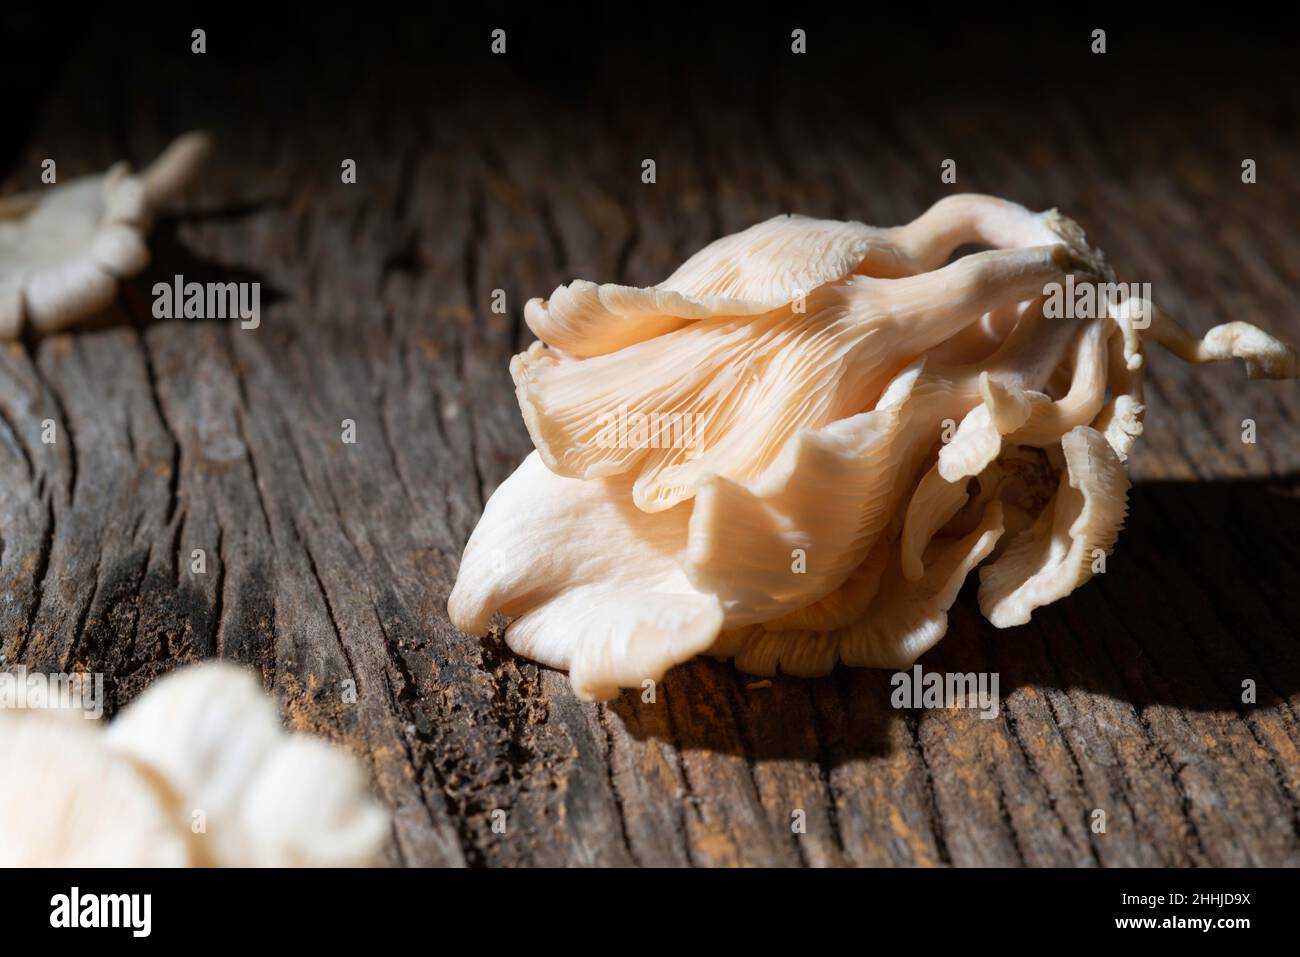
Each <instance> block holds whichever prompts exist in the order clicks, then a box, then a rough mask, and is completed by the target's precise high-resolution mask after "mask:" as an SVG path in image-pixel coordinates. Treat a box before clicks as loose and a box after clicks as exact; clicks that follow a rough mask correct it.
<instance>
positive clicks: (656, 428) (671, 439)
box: [596, 405, 704, 449]
mask: <svg viewBox="0 0 1300 957" xmlns="http://www.w3.org/2000/svg"><path fill="white" fill-rule="evenodd" d="M597 425H598V426H599V429H600V431H598V432H597V433H596V446H597V447H598V448H602V449H694V448H697V447H698V446H699V444H700V433H701V432H702V431H703V428H704V424H703V416H701V415H700V414H699V413H697V412H629V411H628V408H627V406H626V405H621V406H619V407H618V411H617V412H603V413H601V415H600V418H599V419H598V420H597Z"/></svg>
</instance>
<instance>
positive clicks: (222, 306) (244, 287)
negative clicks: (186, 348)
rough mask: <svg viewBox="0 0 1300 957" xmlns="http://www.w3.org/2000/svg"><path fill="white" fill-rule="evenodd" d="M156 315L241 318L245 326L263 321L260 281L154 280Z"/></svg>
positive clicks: (176, 277)
mask: <svg viewBox="0 0 1300 957" xmlns="http://www.w3.org/2000/svg"><path fill="white" fill-rule="evenodd" d="M153 317H154V318H155V319H238V320H239V327H240V328H241V329H256V328H257V327H258V326H260V325H261V324H262V284H261V283H260V282H207V283H203V282H186V281H185V277H184V276H182V275H180V274H179V273H178V274H177V275H176V276H175V277H173V280H172V281H171V282H169V283H168V282H156V283H154V284H153Z"/></svg>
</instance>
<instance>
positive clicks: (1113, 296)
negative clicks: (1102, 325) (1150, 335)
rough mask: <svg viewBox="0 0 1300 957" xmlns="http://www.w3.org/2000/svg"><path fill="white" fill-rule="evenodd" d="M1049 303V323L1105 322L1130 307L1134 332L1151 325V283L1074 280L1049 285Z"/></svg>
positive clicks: (1046, 313) (1045, 305)
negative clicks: (1051, 320)
mask: <svg viewBox="0 0 1300 957" xmlns="http://www.w3.org/2000/svg"><path fill="white" fill-rule="evenodd" d="M1043 295H1044V296H1046V297H1047V301H1046V302H1044V303H1043V315H1044V316H1045V317H1046V318H1048V319H1104V318H1106V316H1108V315H1115V314H1117V313H1119V311H1120V307H1121V306H1122V305H1123V304H1124V303H1126V302H1127V303H1128V304H1129V305H1128V317H1129V320H1130V322H1131V324H1132V326H1133V328H1134V329H1145V328H1147V327H1148V326H1150V325H1151V315H1150V311H1151V310H1150V308H1149V303H1150V302H1151V283H1149V282H1080V283H1075V281H1074V276H1073V275H1069V276H1066V277H1065V282H1064V283H1059V282H1049V283H1048V284H1047V285H1045V286H1044V287H1043Z"/></svg>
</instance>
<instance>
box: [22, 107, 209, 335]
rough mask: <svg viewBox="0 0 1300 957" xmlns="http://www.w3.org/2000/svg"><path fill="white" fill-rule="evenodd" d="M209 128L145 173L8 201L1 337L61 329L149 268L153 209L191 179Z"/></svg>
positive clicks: (113, 172) (125, 171)
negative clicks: (148, 242) (26, 330)
mask: <svg viewBox="0 0 1300 957" xmlns="http://www.w3.org/2000/svg"><path fill="white" fill-rule="evenodd" d="M210 147H211V138H210V137H209V136H208V135H207V134H206V133H187V134H185V135H184V136H181V137H179V138H178V139H176V140H175V141H174V142H173V143H172V144H171V145H170V146H168V147H167V149H166V150H164V151H163V153H162V154H161V155H160V156H159V157H158V158H157V159H156V160H154V161H153V162H152V163H151V164H149V166H148V167H147V168H145V169H144V170H143V171H142V172H140V173H138V174H137V173H133V172H132V171H131V167H130V166H129V165H128V164H127V163H124V162H123V163H117V164H115V165H113V166H112V167H110V168H109V169H108V170H107V171H106V172H104V173H98V174H96V175H93V176H83V177H80V178H78V179H75V180H73V181H71V182H69V183H66V184H60V185H50V186H46V187H43V188H41V189H39V190H35V191H33V192H30V193H21V194H18V195H15V196H6V197H0V339H14V338H17V337H18V336H20V335H21V334H22V332H23V329H24V327H25V326H26V327H30V328H31V329H32V330H33V331H34V332H35V333H37V334H43V333H50V332H56V331H58V330H59V329H62V328H64V327H65V326H69V325H71V324H72V323H74V322H77V321H78V320H80V319H84V318H86V317H87V316H90V315H93V314H94V313H96V312H98V311H99V310H101V309H103V308H104V307H106V306H107V305H108V304H109V303H111V302H112V301H113V299H114V298H115V297H116V296H117V284H118V281H119V280H121V279H124V278H128V277H130V276H134V275H136V274H137V273H139V272H142V271H143V270H144V268H145V266H147V265H148V264H149V249H148V247H147V246H146V245H145V238H146V237H147V236H148V234H149V230H150V227H151V225H152V218H153V215H154V214H155V213H156V212H157V211H158V210H159V208H161V207H162V206H163V205H164V204H165V203H167V202H168V201H169V200H170V199H171V198H172V197H173V196H175V195H176V194H177V193H179V192H180V190H181V189H183V188H184V187H185V185H186V184H187V183H189V182H190V180H191V179H193V177H194V174H195V173H196V172H197V171H198V168H199V166H200V165H201V164H202V162H203V160H204V158H205V157H206V156H207V154H208V151H209V149H210Z"/></svg>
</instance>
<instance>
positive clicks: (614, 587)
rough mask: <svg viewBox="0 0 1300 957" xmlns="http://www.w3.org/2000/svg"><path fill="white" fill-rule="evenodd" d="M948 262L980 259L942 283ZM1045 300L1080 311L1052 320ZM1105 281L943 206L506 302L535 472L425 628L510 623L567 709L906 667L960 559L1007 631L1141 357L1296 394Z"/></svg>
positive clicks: (497, 498) (1273, 367)
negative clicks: (660, 683) (722, 676)
mask: <svg viewBox="0 0 1300 957" xmlns="http://www.w3.org/2000/svg"><path fill="white" fill-rule="evenodd" d="M966 244H978V245H982V246H989V247H993V248H992V249H989V250H987V251H982V252H975V253H972V254H970V255H966V256H962V257H959V258H957V259H955V260H953V261H952V262H949V260H950V259H951V258H952V256H953V253H954V252H955V251H956V250H957V249H958V247H960V246H963V245H966ZM1069 282H1073V283H1074V284H1076V286H1077V287H1081V288H1088V289H1089V291H1090V292H1091V291H1095V292H1096V295H1093V296H1092V297H1091V299H1090V300H1088V301H1090V302H1092V303H1093V304H1094V308H1092V309H1091V310H1087V309H1085V310H1080V311H1081V312H1084V313H1086V314H1082V315H1077V316H1072V317H1071V318H1061V317H1058V316H1056V315H1055V313H1056V310H1048V309H1046V308H1045V303H1046V302H1047V300H1048V295H1049V291H1050V290H1052V289H1053V286H1054V284H1057V285H1066V284H1067V283H1069ZM1111 282H1112V274H1111V272H1110V269H1109V267H1108V266H1107V265H1106V263H1105V259H1104V257H1103V256H1102V255H1101V253H1100V252H1099V251H1097V250H1095V249H1093V248H1091V247H1090V246H1089V245H1088V243H1087V241H1086V239H1085V237H1084V233H1083V230H1082V229H1081V228H1080V227H1079V226H1078V225H1077V224H1075V223H1074V222H1073V221H1071V220H1069V219H1067V218H1065V217H1063V216H1061V215H1060V214H1059V213H1057V212H1056V211H1055V210H1051V211H1048V212H1043V213H1033V212H1030V211H1029V210H1027V209H1025V208H1023V207H1021V206H1018V205H1017V204H1015V203H1010V202H1007V201H1005V200H1001V199H996V198H994V197H989V196H975V195H962V196H953V197H950V198H948V199H945V200H943V201H941V202H939V203H936V204H935V205H934V206H933V207H932V208H931V209H930V210H928V211H927V212H926V213H924V214H923V215H921V216H920V217H918V218H917V219H916V220H914V221H913V222H911V223H909V224H907V225H905V226H900V227H896V228H892V229H878V228H875V227H871V226H866V225H863V224H861V223H840V222H830V221H823V220H814V219H807V218H804V217H800V216H779V217H776V218H775V219H771V220H768V221H767V222H764V223H759V224H758V225H756V226H753V227H751V228H749V229H747V230H744V231H742V232H740V233H737V234H735V235H733V236H727V237H724V238H722V239H719V240H717V241H716V242H714V243H712V244H710V245H709V246H707V247H705V248H704V249H702V250H700V251H699V252H698V253H696V254H695V255H694V256H692V257H691V258H690V259H689V260H688V261H687V262H686V263H685V264H683V265H682V267H681V268H680V269H678V270H677V271H676V272H675V273H674V274H673V275H672V276H670V277H669V278H668V279H667V280H665V281H664V282H663V283H661V284H659V285H658V286H654V287H651V288H648V289H635V288H630V287H626V286H617V285H597V284H594V283H591V282H584V281H578V282H574V283H571V284H570V285H568V286H562V287H560V288H559V289H557V290H556V291H555V292H554V293H553V294H552V296H551V298H550V299H549V300H547V301H542V300H537V299H535V300H533V301H531V302H529V303H528V305H527V307H526V309H525V319H526V320H527V322H528V325H529V327H530V328H531V329H532V330H533V332H534V333H536V334H537V335H538V337H539V340H540V341H538V342H535V343H534V344H533V345H532V346H531V347H530V348H529V349H528V350H527V351H526V352H524V353H523V354H521V355H519V356H516V357H515V358H514V360H513V362H512V363H511V374H512V376H513V378H514V381H515V386H516V392H517V395H518V399H519V404H520V408H521V411H522V413H523V419H524V422H525V424H526V426H527V428H528V431H529V434H530V436H531V437H532V439H533V443H534V445H535V446H536V449H537V451H535V452H534V453H533V454H532V455H530V456H529V457H528V459H527V460H526V461H525V462H524V464H523V465H521V466H520V467H519V469H518V471H516V472H515V474H514V475H513V476H511V477H510V478H509V479H508V480H507V481H506V482H505V483H503V484H502V485H501V487H500V488H499V489H498V490H497V491H496V493H495V494H494V495H493V496H492V498H491V500H490V501H489V502H488V504H487V508H486V510H485V511H484V514H483V517H482V519H481V521H480V522H479V525H478V527H477V528H476V529H475V531H474V533H473V535H472V536H471V537H470V540H469V543H468V544H467V545H466V548H465V554H464V557H463V559H462V562H461V568H460V573H459V576H458V578H457V581H456V585H455V587H454V589H453V590H452V594H451V596H450V599H449V603H448V607H449V611H450V613H451V617H452V621H453V622H454V623H455V624H456V625H457V626H458V627H459V628H461V629H462V630H464V631H466V632H469V633H472V634H480V635H481V634H485V633H486V632H487V630H488V629H489V627H490V625H491V621H492V618H493V616H494V615H496V614H501V615H503V616H505V617H506V618H508V619H511V621H510V623H509V625H508V627H507V628H506V631H505V637H506V641H507V643H508V644H509V645H510V647H511V648H513V649H514V650H516V651H517V652H519V653H520V654H523V655H526V656H528V657H532V658H535V659H537V660H538V661H541V662H543V663H545V664H547V665H551V666H554V667H558V668H566V669H568V670H569V672H570V677H571V680H572V682H573V685H574V687H575V689H576V691H577V693H578V694H579V695H580V696H581V697H583V698H587V699H600V698H607V697H610V696H612V695H614V694H616V693H617V691H618V689H619V688H624V687H636V686H639V685H640V684H641V683H642V682H643V681H644V680H646V679H658V678H660V677H661V676H662V675H663V673H664V672H665V671H666V670H667V669H668V668H669V667H671V666H672V665H674V664H677V663H679V662H682V661H685V660H686V659H688V658H690V657H693V656H694V655H696V654H700V653H708V654H712V655H715V656H718V657H731V658H734V659H735V661H736V664H737V666H738V667H739V668H741V669H742V670H744V671H748V672H751V673H754V674H760V675H771V674H775V673H776V672H777V671H778V670H781V671H785V672H787V673H790V674H797V675H818V674H825V673H826V672H828V671H829V670H830V669H832V668H833V667H834V666H835V665H836V663H837V662H844V663H846V664H849V665H862V666H873V667H891V668H892V667H903V666H907V665H909V664H911V662H912V661H914V660H915V659H916V658H917V657H918V656H919V655H920V654H922V653H923V652H924V651H925V650H926V649H928V648H930V647H932V646H933V645H934V644H935V642H937V641H938V640H939V639H940V638H942V637H943V634H944V631H945V630H946V628H947V611H948V609H949V607H950V606H951V605H952V603H953V601H954V600H955V599H956V596H957V592H958V590H959V589H960V587H961V584H962V582H963V580H964V579H965V578H966V577H967V576H968V575H969V574H970V572H971V571H972V570H974V569H975V568H976V566H978V565H981V563H984V564H983V567H982V568H981V569H980V575H979V577H980V596H979V603H980V608H981V610H982V611H983V612H984V614H985V615H986V616H987V617H988V618H989V620H990V621H992V622H993V624H994V625H996V626H998V627H1008V626H1011V625H1016V624H1022V623H1024V622H1025V621H1028V620H1029V617H1030V614H1031V613H1032V611H1033V610H1034V609H1035V608H1038V607H1040V606H1042V605H1044V604H1047V603H1050V602H1052V601H1056V600H1057V599H1059V598H1062V597H1064V596H1065V595H1068V594H1069V593H1070V592H1071V591H1073V590H1074V589H1075V588H1078V587H1079V586H1080V585H1082V584H1083V583H1084V582H1086V581H1087V580H1088V579H1089V578H1090V577H1091V575H1092V574H1093V570H1094V568H1096V567H1097V560H1098V557H1099V556H1103V555H1109V554H1110V553H1111V551H1112V550H1113V548H1114V546H1115V542H1116V538H1117V536H1118V534H1119V531H1120V528H1121V526H1122V524H1123V521H1124V517H1125V514H1126V510H1127V493H1128V476H1127V472H1126V470H1125V466H1124V463H1125V461H1126V460H1127V457H1128V455H1129V452H1130V450H1131V448H1132V446H1133V443H1134V441H1135V440H1136V438H1137V437H1138V436H1139V435H1140V434H1141V432H1142V413H1143V400H1142V371H1143V365H1144V356H1143V353H1142V345H1143V339H1144V337H1149V338H1152V339H1154V340H1155V341H1156V342H1159V343H1160V344H1161V345H1163V346H1165V347H1166V348H1168V349H1169V350H1170V351H1172V352H1173V353H1174V354H1175V355H1178V356H1179V357H1181V358H1183V359H1186V360H1188V361H1192V362H1205V361H1214V360H1220V359H1230V358H1239V359H1242V360H1244V362H1245V363H1246V366H1247V370H1248V372H1249V374H1250V376H1251V377H1252V378H1255V377H1270V378H1292V377H1295V376H1296V375H1297V353H1296V350H1295V349H1294V348H1292V347H1291V346H1289V345H1287V344H1285V343H1282V342H1279V341H1278V340H1277V339H1275V338H1273V337H1271V336H1269V335H1268V334H1266V333H1264V332H1262V331H1261V330H1259V329H1257V328H1255V327H1254V326H1250V325H1247V324H1245V323H1241V322H1233V323H1228V324H1226V325H1223V326H1219V327H1216V328H1215V329H1212V330H1210V332H1209V333H1207V334H1206V336H1205V337H1204V338H1203V339H1199V340H1198V339H1195V338H1194V337H1191V336H1189V335H1188V334H1187V333H1185V332H1184V331H1183V330H1182V329H1180V328H1179V327H1178V326H1177V325H1176V324H1174V323H1173V321H1172V320H1170V319H1169V318H1168V317H1167V316H1165V315H1164V314H1163V313H1161V312H1160V311H1159V310H1158V309H1157V308H1156V307H1155V306H1154V305H1153V304H1152V303H1150V302H1148V301H1146V300H1145V299H1140V298H1137V297H1132V298H1122V297H1121V298H1116V297H1115V296H1113V295H1108V294H1106V295H1104V294H1103V291H1109V289H1111V288H1115V287H1113V286H1112V285H1111ZM683 421H685V422H686V423H687V425H688V427H686V428H681V427H680V426H681V423H682V422H683Z"/></svg>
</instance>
